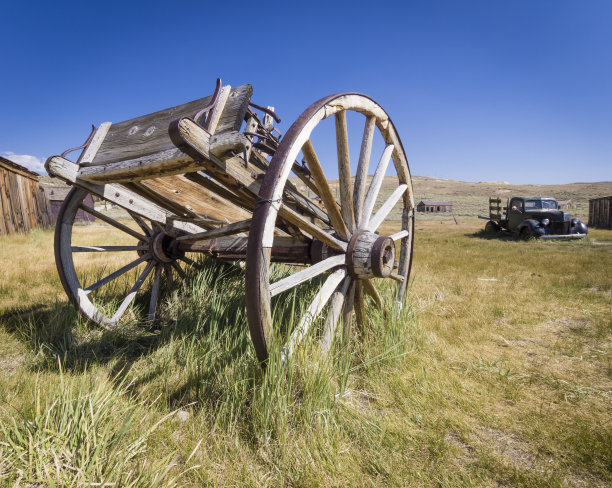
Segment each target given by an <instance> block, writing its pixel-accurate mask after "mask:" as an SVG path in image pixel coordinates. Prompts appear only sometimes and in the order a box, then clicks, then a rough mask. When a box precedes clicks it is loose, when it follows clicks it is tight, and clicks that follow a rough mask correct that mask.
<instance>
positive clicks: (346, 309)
mask: <svg viewBox="0 0 612 488" xmlns="http://www.w3.org/2000/svg"><path fill="white" fill-rule="evenodd" d="M356 283H357V280H353V279H351V280H350V283H349V286H348V290H347V292H346V299H345V300H344V306H343V307H342V327H343V328H344V330H343V332H342V335H343V339H344V341H345V342H346V341H348V339H349V337H350V334H351V320H352V318H353V309H354V305H355V287H356Z"/></svg>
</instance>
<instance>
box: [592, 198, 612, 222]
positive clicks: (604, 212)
mask: <svg viewBox="0 0 612 488" xmlns="http://www.w3.org/2000/svg"><path fill="white" fill-rule="evenodd" d="M589 226H590V227H601V228H604V229H612V196H610V197H602V198H593V199H591V200H589Z"/></svg>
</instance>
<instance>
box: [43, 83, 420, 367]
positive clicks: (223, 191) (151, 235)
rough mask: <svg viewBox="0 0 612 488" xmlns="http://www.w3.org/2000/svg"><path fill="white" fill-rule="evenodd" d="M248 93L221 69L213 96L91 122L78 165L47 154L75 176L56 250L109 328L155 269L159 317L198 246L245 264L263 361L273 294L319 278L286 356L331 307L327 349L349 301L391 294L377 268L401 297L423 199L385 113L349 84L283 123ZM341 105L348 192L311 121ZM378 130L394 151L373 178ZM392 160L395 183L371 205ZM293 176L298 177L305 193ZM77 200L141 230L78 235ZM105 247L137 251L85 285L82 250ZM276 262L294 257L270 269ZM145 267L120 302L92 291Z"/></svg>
mask: <svg viewBox="0 0 612 488" xmlns="http://www.w3.org/2000/svg"><path fill="white" fill-rule="evenodd" d="M251 95H252V88H251V86H250V85H242V86H239V87H237V88H232V87H230V86H229V85H226V86H223V85H222V84H221V81H220V80H217V86H216V89H215V92H214V94H213V95H211V96H209V97H206V98H203V99H199V100H196V101H193V102H189V103H186V104H183V105H180V106H177V107H172V108H170V109H166V110H162V111H159V112H155V113H153V114H148V115H145V116H142V117H138V118H135V119H131V120H128V121H125V122H121V123H118V124H111V123H110V122H105V123H103V124H101V125H100V126H99V127H98V128H97V129H95V128H94V130H92V133H91V135H90V137H89V138H88V140H87V141H86V143H85V144H84V145H83V146H80V147H79V148H76V149H81V148H82V149H83V150H82V152H81V154H80V156H79V158H78V160H77V161H76V164H75V163H73V162H72V161H69V160H68V159H66V156H67V154H68V153H69V152H70V151H71V150H69V151H66V152H65V153H63V154H62V155H61V156H53V157H50V158H49V159H48V160H47V162H46V164H45V165H46V168H47V171H48V172H49V174H51V175H53V176H56V177H59V178H61V179H62V180H64V181H65V182H67V183H69V184H71V185H72V186H73V189H72V190H71V192H70V194H69V195H68V197H67V198H66V200H65V202H64V204H63V206H62V209H61V211H60V214H59V216H58V222H57V225H56V233H55V257H56V263H57V268H58V272H59V275H60V279H61V282H62V284H63V286H64V289H65V291H66V293H67V295H68V297H69V298H70V300H71V301H72V302H73V303H74V305H75V306H76V307H77V308H78V309H79V310H80V312H81V313H82V314H83V315H85V316H86V317H87V318H88V319H90V320H92V321H94V322H95V323H97V324H99V325H101V326H103V327H105V328H108V329H113V328H116V327H118V326H120V323H121V319H122V317H123V316H124V314H125V312H126V310H127V309H128V308H129V307H130V305H131V304H132V303H133V300H134V298H135V296H136V294H137V293H138V292H139V290H141V289H142V287H143V284H144V282H145V281H146V280H147V278H148V277H149V276H152V285H151V297H150V301H149V307H148V311H147V314H146V315H147V320H155V318H156V310H157V307H158V301H159V294H160V290H161V288H162V287H161V285H160V283H161V281H162V279H163V276H164V275H165V279H166V282H167V283H169V284H170V285H172V284H173V283H174V281H175V279H176V278H177V277H179V278H181V277H184V276H185V270H184V269H183V267H182V266H184V265H185V263H186V264H187V265H191V264H193V260H191V259H190V258H189V257H188V255H187V254H188V253H204V254H207V255H210V256H213V257H215V258H218V259H222V260H226V261H241V262H245V263H246V288H247V290H249V292H248V293H245V299H246V300H245V301H246V309H247V317H248V323H249V329H250V333H251V338H252V340H253V344H254V346H255V351H256V354H257V357H258V359H259V360H260V361H262V362H264V361H265V360H266V359H267V357H268V353H269V346H270V340H271V337H272V336H273V334H272V331H273V330H274V324H273V317H272V307H271V301H272V298H273V297H275V296H277V295H280V294H281V293H283V292H285V291H287V290H291V289H294V288H295V287H296V286H299V285H301V284H303V283H307V282H308V283H315V282H316V285H317V286H318V290H317V291H316V294H315V296H314V298H313V300H312V302H311V303H310V305H309V306H308V309H307V310H306V313H305V314H304V315H303V316H302V317H301V318H300V319H299V320H298V321H297V323H296V324H295V326H294V327H293V328H292V329H291V331H290V334H289V339H288V340H287V342H286V343H285V344H284V347H283V354H284V355H289V354H291V353H292V352H293V351H294V350H295V348H296V347H298V345H299V344H300V342H301V341H302V339H303V338H304V337H305V336H306V335H307V334H308V333H310V332H309V331H310V330H311V329H312V325H313V323H315V319H317V318H318V317H319V316H321V315H322V312H324V311H325V312H326V318H325V320H324V324H323V323H322V322H321V323H322V325H321V327H320V330H319V332H318V334H319V336H318V337H319V338H320V340H321V343H322V347H323V348H324V349H325V350H327V349H329V347H330V345H331V342H332V341H333V339H334V337H336V331H337V329H338V324H339V323H344V324H345V327H348V324H350V321H351V317H352V314H353V311H354V312H355V315H356V318H357V321H358V322H359V323H362V324H363V323H364V322H365V320H366V313H365V298H364V291H365V292H366V293H368V294H369V295H370V296H372V298H373V299H374V302H375V304H376V305H377V306H382V299H381V297H380V295H379V293H378V292H377V289H376V286H375V285H374V282H373V279H374V278H380V279H391V280H395V281H396V282H397V291H396V295H395V299H394V303H395V304H396V306H398V307H401V306H402V303H403V299H404V295H405V292H406V287H407V283H408V277H409V274H410V268H411V262H412V245H413V234H414V198H413V192H412V183H411V178H410V171H409V167H408V162H407V159H406V155H405V153H404V149H403V146H402V143H401V141H400V138H399V135H398V134H397V131H396V129H395V126H394V125H393V123H392V121H391V119H390V118H389V116H388V115H387V113H386V112H385V111H384V110H383V109H382V108H381V107H380V106H379V105H378V104H377V103H376V102H375V101H374V100H372V99H371V98H369V97H367V96H365V95H361V94H358V93H340V94H336V95H331V96H328V97H325V98H322V99H321V100H319V101H317V102H315V103H314V104H312V105H311V106H310V107H309V108H308V109H307V110H306V111H305V112H304V113H303V114H302V115H301V116H300V117H299V118H298V119H297V120H296V121H295V122H294V123H293V125H292V126H291V127H290V129H289V130H288V131H287V133H286V134H284V135H281V134H280V132H278V130H277V129H276V128H275V127H274V121H276V122H280V119H279V118H278V116H277V115H276V113H275V112H274V108H273V107H266V108H264V107H261V106H259V105H256V104H254V103H252V102H251ZM350 112H356V113H359V114H362V115H363V116H364V119H365V120H364V128H363V136H362V138H361V145H360V152H359V159H358V163H357V169H356V174H355V176H354V177H353V176H352V174H351V168H350V157H349V138H348V129H347V113H350ZM331 116H333V119H334V127H335V137H334V140H335V144H336V149H337V159H338V175H339V178H338V186H339V189H338V192H339V200H340V201H337V200H336V198H335V197H334V192H333V189H332V188H331V187H330V184H329V182H328V180H327V178H326V176H325V172H324V170H323V166H322V165H321V163H320V161H319V158H318V155H317V153H316V152H315V148H314V145H313V143H312V141H311V133H312V132H313V130H315V129H316V128H317V127H319V125H320V123H321V122H322V121H324V120H325V119H327V118H328V117H331ZM321 125H323V124H321ZM376 134H378V135H377V136H376V137H378V138H381V139H382V141H383V145H384V150H383V153H382V156H381V157H380V160H379V162H378V165H377V167H376V171H375V173H374V175H373V176H372V177H371V181H369V182H368V169H369V164H370V156H371V152H372V147H373V139H374V137H375V135H376ZM300 154H301V155H302V158H303V161H302V163H301V164H300V162H298V159H299V155H300ZM390 161H393V166H394V168H395V174H396V176H397V180H398V184H397V187H396V188H395V190H394V191H393V192H392V193H391V195H390V196H389V197H388V198H387V199H386V200H385V201H384V202H383V203H382V204H381V205H380V207H379V208H378V209H377V211H376V212H375V213H374V209H375V207H376V203H377V198H378V197H379V192H380V189H381V186H382V183H383V180H384V178H385V175H386V173H387V172H388V170H389V169H390V168H389V166H390V165H389V163H390ZM290 175H293V176H294V177H296V178H299V181H300V185H302V188H307V189H308V191H307V193H305V192H304V191H302V190H300V188H299V187H298V185H297V184H295V183H294V182H293V181H292V180H294V179H290V178H289V176H290ZM353 179H354V183H353ZM294 181H298V180H294ZM368 183H369V184H368ZM88 194H92V195H95V196H97V197H99V198H101V199H104V200H106V201H107V202H110V203H112V204H114V205H117V206H119V207H121V208H122V209H124V210H125V211H127V213H128V214H129V216H130V217H131V218H132V219H133V222H132V223H126V222H123V221H120V220H119V219H116V218H113V217H110V216H109V215H107V214H105V213H104V212H101V211H99V210H96V209H95V208H91V207H88V206H86V205H85V204H84V203H83V200H84V198H85V197H86V196H87V195H88ZM311 194H312V195H314V196H311ZM397 203H400V204H401V229H400V230H399V231H398V232H395V233H393V234H392V235H389V236H386V235H380V234H379V233H378V229H379V228H380V226H381V224H383V222H385V220H386V219H387V217H388V216H389V213H390V212H391V210H392V209H393V208H394V206H395V205H396V204H397ZM79 210H83V211H85V212H87V213H89V214H91V215H93V216H94V217H96V218H98V219H100V220H102V221H103V222H105V223H107V224H109V225H111V226H113V227H115V228H116V229H118V230H120V231H122V233H123V234H124V235H125V237H126V239H130V240H131V241H134V240H135V242H130V243H129V244H126V245H121V246H107V245H97V244H94V245H87V246H83V245H73V243H72V235H73V224H74V220H75V215H76V213H77V212H78V211H79ZM246 232H248V236H247V235H246V234H245V233H246ZM396 243H397V244H399V253H398V254H399V256H397V258H396V253H397V249H396ZM98 252H110V253H120V252H126V253H132V255H133V259H131V258H130V261H129V262H128V263H127V264H126V265H125V266H122V267H121V268H119V269H117V270H115V271H113V272H112V273H110V274H109V275H107V276H105V277H104V278H101V279H99V280H97V281H95V282H94V283H92V284H87V283H85V282H83V281H84V279H83V277H82V276H81V275H79V272H77V269H76V266H75V256H76V255H79V254H80V253H98ZM181 263H182V264H181ZM271 263H287V264H291V265H297V266H298V267H297V268H295V267H292V268H291V271H293V272H292V273H291V274H289V275H288V276H286V277H284V278H282V279H280V280H276V281H271V275H270V272H269V270H270V266H271ZM143 266H144V269H142V271H140V272H139V274H138V277H137V279H136V281H135V283H134V285H133V286H132V287H131V288H130V290H129V291H128V293H127V294H126V296H125V298H124V299H123V300H122V301H121V302H120V303H119V305H118V306H117V307H116V309H115V310H114V311H113V312H112V313H111V312H108V311H107V310H106V306H105V305H104V304H100V303H98V302H96V300H95V299H94V297H95V296H96V292H97V290H98V289H100V288H101V287H103V286H105V285H107V284H108V283H110V282H112V281H113V280H115V279H118V278H119V277H120V276H123V275H124V274H125V273H127V272H128V271H130V270H133V269H138V268H142V267H143ZM321 278H323V279H321ZM313 280H315V281H313Z"/></svg>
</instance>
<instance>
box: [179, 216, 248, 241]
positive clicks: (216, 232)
mask: <svg viewBox="0 0 612 488" xmlns="http://www.w3.org/2000/svg"><path fill="white" fill-rule="evenodd" d="M250 227H251V219H247V220H241V221H240V222H234V223H233V224H229V225H225V226H223V227H219V228H218V229H213V230H208V231H206V232H200V233H198V234H188V235H185V236H181V237H177V239H176V240H177V241H201V240H205V239H213V238H214V237H222V236H229V235H234V234H239V233H241V232H243V231H245V230H248V229H249V228H250Z"/></svg>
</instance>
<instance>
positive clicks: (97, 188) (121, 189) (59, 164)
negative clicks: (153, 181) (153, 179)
mask: <svg viewBox="0 0 612 488" xmlns="http://www.w3.org/2000/svg"><path fill="white" fill-rule="evenodd" d="M45 167H46V168H47V171H48V172H49V174H52V175H55V176H57V177H59V178H61V179H63V180H64V181H66V182H69V183H72V184H73V185H75V186H77V187H78V188H82V189H84V190H87V191H88V192H90V193H93V194H94V195H97V196H99V197H100V198H102V199H104V200H108V201H109V202H111V203H114V204H116V205H119V206H120V207H123V208H125V209H126V210H128V211H130V212H134V213H135V214H137V215H140V216H141V217H144V218H147V219H149V220H152V221H154V222H158V223H160V224H161V225H163V226H165V227H164V228H165V231H166V232H168V233H169V234H170V235H176V234H177V233H181V231H183V232H188V233H192V234H193V233H196V232H202V230H206V229H205V228H203V227H201V226H198V225H194V224H190V223H186V222H177V221H174V220H172V217H173V216H174V215H173V214H172V213H171V212H169V211H168V210H165V209H163V208H161V207H159V206H157V205H155V204H154V203H151V202H149V201H147V200H145V199H143V198H142V197H140V196H139V195H138V194H137V193H135V192H133V191H131V190H129V189H128V188H126V187H125V186H122V185H117V184H108V185H94V184H91V183H88V182H87V181H83V180H78V179H77V174H78V167H77V166H76V164H74V163H72V162H71V161H68V160H67V159H64V158H62V157H59V156H53V157H51V158H49V159H47V162H46V163H45Z"/></svg>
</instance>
